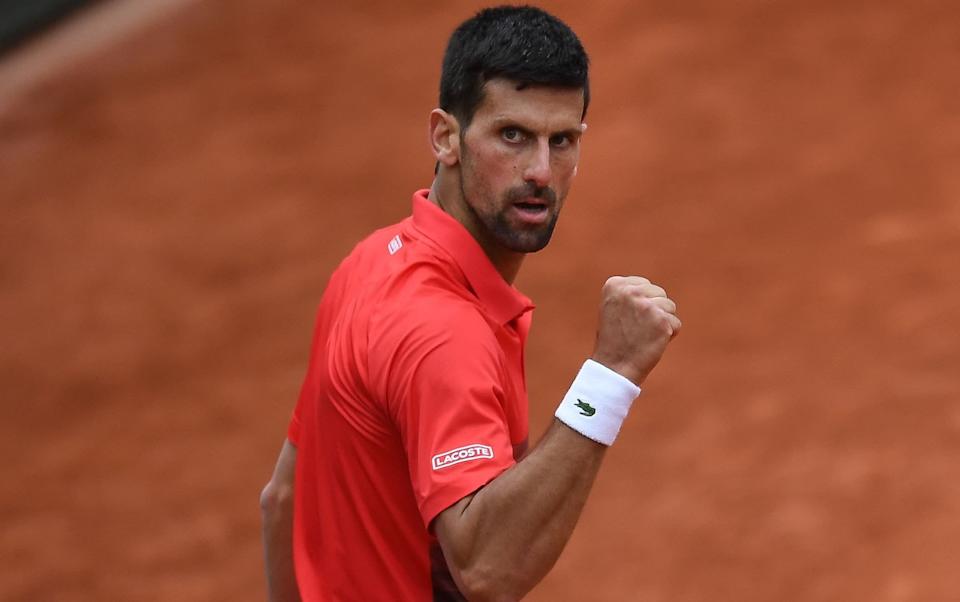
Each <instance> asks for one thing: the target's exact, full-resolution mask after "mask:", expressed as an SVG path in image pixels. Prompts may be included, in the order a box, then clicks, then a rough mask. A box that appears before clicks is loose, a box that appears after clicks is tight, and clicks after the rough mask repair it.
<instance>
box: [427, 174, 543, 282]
mask: <svg viewBox="0 0 960 602" xmlns="http://www.w3.org/2000/svg"><path fill="white" fill-rule="evenodd" d="M427 199H428V200H429V201H430V202H432V203H433V204H435V205H437V206H438V207H440V208H441V209H443V211H444V212H446V213H447V214H449V215H450V216H452V217H453V218H454V219H455V220H457V221H458V222H460V223H461V224H462V225H463V227H464V228H466V229H467V232H469V233H470V235H471V236H473V238H474V240H476V241H477V243H478V244H479V245H480V248H481V249H483V252H484V253H485V254H486V255H487V257H488V258H489V259H490V263H492V264H493V267H495V268H496V269H497V271H498V272H499V273H500V276H502V277H503V279H504V280H506V281H507V283H508V284H513V281H514V280H516V278H517V274H518V273H519V272H520V266H521V265H523V258H524V257H526V254H525V253H517V252H516V251H511V250H509V249H504V248H503V247H502V246H500V245H498V244H497V243H496V241H495V240H493V238H492V237H491V236H490V235H489V234H488V233H487V230H486V229H485V228H484V227H483V225H482V224H480V223H479V221H478V220H477V217H476V215H474V213H473V211H472V210H471V209H470V208H469V207H468V206H467V203H466V199H464V198H463V195H461V194H460V184H459V180H457V179H456V176H455V175H454V174H449V173H447V174H444V170H443V168H441V170H440V173H439V174H437V177H436V178H435V179H434V180H433V185H432V186H430V194H429V195H428V196H427Z"/></svg>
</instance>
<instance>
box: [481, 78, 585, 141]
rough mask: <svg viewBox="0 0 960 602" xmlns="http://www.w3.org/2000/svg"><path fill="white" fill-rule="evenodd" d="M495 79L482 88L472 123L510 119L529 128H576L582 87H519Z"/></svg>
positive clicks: (512, 82)
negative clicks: (480, 98) (481, 94)
mask: <svg viewBox="0 0 960 602" xmlns="http://www.w3.org/2000/svg"><path fill="white" fill-rule="evenodd" d="M518 87H519V84H518V83H517V82H515V81H512V80H507V79H502V78H495V79H491V80H490V81H488V82H487V83H486V84H485V85H484V88H483V100H482V101H481V103H480V106H478V107H477V110H476V112H475V113H474V116H473V123H477V122H479V123H484V124H492V123H500V122H514V123H515V124H516V125H522V126H525V127H527V128H529V129H532V130H544V131H560V130H567V129H572V128H577V127H579V125H580V120H581V117H582V116H583V90H581V89H579V88H556V87H548V86H522V87H519V89H518Z"/></svg>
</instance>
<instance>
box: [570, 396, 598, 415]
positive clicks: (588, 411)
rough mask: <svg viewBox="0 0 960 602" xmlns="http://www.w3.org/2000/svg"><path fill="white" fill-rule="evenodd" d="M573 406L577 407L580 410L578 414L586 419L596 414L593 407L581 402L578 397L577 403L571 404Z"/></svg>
mask: <svg viewBox="0 0 960 602" xmlns="http://www.w3.org/2000/svg"><path fill="white" fill-rule="evenodd" d="M573 405H575V406H577V407H578V408H580V414H582V415H584V416H586V417H588V418H589V417H590V416H593V415H594V414H596V413H597V409H596V408H595V407H593V406H592V405H590V404H589V403H587V402H585V401H583V400H582V399H580V398H579V397H578V398H577V403H575V404H573Z"/></svg>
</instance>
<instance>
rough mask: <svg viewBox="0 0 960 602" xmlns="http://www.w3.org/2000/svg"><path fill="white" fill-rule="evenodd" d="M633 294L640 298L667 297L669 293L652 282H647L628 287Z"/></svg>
mask: <svg viewBox="0 0 960 602" xmlns="http://www.w3.org/2000/svg"><path fill="white" fill-rule="evenodd" d="M628 289H629V290H630V293H631V294H634V295H636V296H638V297H666V296H667V291H665V290H664V289H663V287H660V286H657V285H656V284H653V283H652V282H646V283H644V284H637V285H631V286H629V287H628Z"/></svg>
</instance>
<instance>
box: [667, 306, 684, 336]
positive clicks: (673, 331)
mask: <svg viewBox="0 0 960 602" xmlns="http://www.w3.org/2000/svg"><path fill="white" fill-rule="evenodd" d="M663 315H664V317H665V318H666V319H667V323H668V324H669V325H670V339H671V340H672V339H673V338H674V337H676V336H677V335H678V334H680V328H681V327H682V326H683V323H682V322H681V321H680V318H678V317H677V316H675V315H674V314H672V313H664V314H663Z"/></svg>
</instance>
